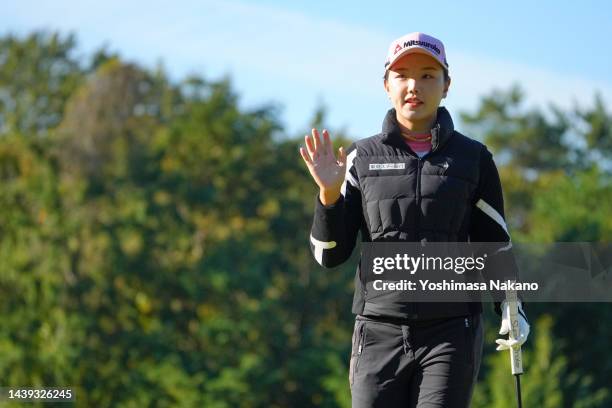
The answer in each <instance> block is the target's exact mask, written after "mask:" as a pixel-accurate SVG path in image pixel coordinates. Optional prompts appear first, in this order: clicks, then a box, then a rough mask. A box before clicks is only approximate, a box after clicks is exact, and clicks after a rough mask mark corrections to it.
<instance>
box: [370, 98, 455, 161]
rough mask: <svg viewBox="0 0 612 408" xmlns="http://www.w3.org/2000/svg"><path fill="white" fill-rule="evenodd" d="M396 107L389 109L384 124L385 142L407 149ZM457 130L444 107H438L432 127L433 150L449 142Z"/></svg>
mask: <svg viewBox="0 0 612 408" xmlns="http://www.w3.org/2000/svg"><path fill="white" fill-rule="evenodd" d="M395 115H396V114H395V108H391V109H389V111H388V112H387V115H386V116H385V119H384V120H383V124H382V134H383V140H382V141H383V143H386V144H389V145H394V146H397V147H400V148H402V149H406V148H407V147H406V143H405V142H404V138H403V136H402V132H401V130H400V127H399V125H398V123H397V118H396V116H395ZM454 130H455V126H454V125H453V119H452V118H451V116H450V113H448V111H447V110H446V108H444V107H439V108H438V113H437V117H436V123H435V124H434V126H433V128H431V151H432V152H434V151H436V150H438V149H440V148H442V146H444V145H445V144H446V142H448V140H449V139H450V137H451V136H452V134H453V132H454Z"/></svg>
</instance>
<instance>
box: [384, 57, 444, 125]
mask: <svg viewBox="0 0 612 408" xmlns="http://www.w3.org/2000/svg"><path fill="white" fill-rule="evenodd" d="M384 84H385V91H386V92H387V95H388V96H389V99H391V103H392V104H393V107H394V108H395V111H396V112H397V120H398V121H399V122H400V124H401V125H403V126H405V127H406V128H408V129H409V130H413V131H423V132H427V131H429V130H430V129H431V126H432V125H433V123H434V121H435V119H436V112H437V109H438V106H440V101H441V100H442V98H444V97H446V93H447V92H448V87H449V86H450V78H449V79H448V81H447V80H445V79H444V71H443V69H442V66H441V65H440V64H439V63H438V62H437V61H436V60H435V59H434V58H432V57H430V56H429V55H425V54H419V53H413V54H408V55H406V56H404V57H402V58H400V59H399V60H397V61H396V62H395V63H394V64H393V65H392V66H391V69H390V70H389V75H388V78H387V79H386V80H385V83H384Z"/></svg>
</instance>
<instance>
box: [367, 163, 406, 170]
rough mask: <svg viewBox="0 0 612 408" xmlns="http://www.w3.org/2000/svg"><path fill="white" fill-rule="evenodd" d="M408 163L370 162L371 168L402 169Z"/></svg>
mask: <svg viewBox="0 0 612 408" xmlns="http://www.w3.org/2000/svg"><path fill="white" fill-rule="evenodd" d="M405 168H406V163H370V170H401V169H405Z"/></svg>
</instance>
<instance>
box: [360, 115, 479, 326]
mask: <svg viewBox="0 0 612 408" xmlns="http://www.w3.org/2000/svg"><path fill="white" fill-rule="evenodd" d="M395 115H396V114H395V109H391V110H389V112H388V113H387V115H386V117H385V119H384V122H383V128H382V132H381V133H380V134H378V135H375V136H372V137H370V138H367V139H363V140H360V141H358V142H357V143H356V149H357V155H356V157H355V159H354V161H353V166H354V168H355V172H356V174H357V180H358V183H359V188H360V190H361V195H362V206H363V214H364V218H365V222H366V224H367V230H366V231H364V230H362V236H363V237H364V241H372V242H379V241H408V242H465V241H467V240H468V232H469V226H470V215H471V211H472V209H473V208H474V205H473V204H474V194H475V191H476V187H477V185H478V180H479V169H480V162H479V159H480V153H481V150H482V149H483V145H482V144H481V143H479V142H477V141H475V140H473V139H470V138H468V137H466V136H464V135H462V134H461V133H459V132H457V131H455V130H454V126H453V121H452V119H451V117H450V114H449V113H448V111H447V110H446V109H445V108H439V109H438V115H437V123H436V125H435V126H434V127H433V129H432V130H431V134H432V150H431V152H429V153H428V154H426V155H425V156H424V157H423V158H419V157H418V156H417V155H416V154H415V153H414V152H413V151H412V150H411V149H410V148H409V147H408V146H407V144H406V142H405V141H404V139H403V137H402V135H401V132H400V129H399V126H398V124H397V120H396V117H395ZM357 275H358V276H357V277H356V280H355V284H356V292H355V298H354V304H353V312H354V313H357V314H365V315H374V316H376V315H385V316H392V317H399V318H408V319H426V318H438V317H448V316H458V315H467V314H471V313H476V312H479V311H481V310H482V306H481V305H480V304H479V303H478V304H472V303H433V302H432V303H410V302H406V301H405V299H404V301H398V302H393V304H379V303H375V302H369V297H368V293H367V291H366V290H365V285H364V283H365V282H364V279H363V276H362V274H361V273H359V271H358V274H357ZM404 296H406V295H404ZM398 300H399V299H398Z"/></svg>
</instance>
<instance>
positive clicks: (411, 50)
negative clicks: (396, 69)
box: [385, 47, 448, 71]
mask: <svg viewBox="0 0 612 408" xmlns="http://www.w3.org/2000/svg"><path fill="white" fill-rule="evenodd" d="M408 54H425V55H428V56H430V57H432V58H433V59H435V60H436V62H437V63H438V64H440V66H441V67H442V69H443V70H445V71H446V70H448V67H447V66H446V65H444V63H443V62H441V61H440V59H439V58H438V56H437V55H436V54H434V53H433V52H431V51H428V50H426V49H424V48H419V47H414V48H407V49H405V50H403V51H402V52H400V53H399V54H398V55H397V56H396V57H395V59H394V60H393V62H392V63H391V64H389V65H387V68H386V69H385V70H386V71H389V70H390V69H391V68H392V67H393V65H395V64H396V63H397V61H399V60H400V59H402V58H403V57H405V56H406V55H408Z"/></svg>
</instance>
